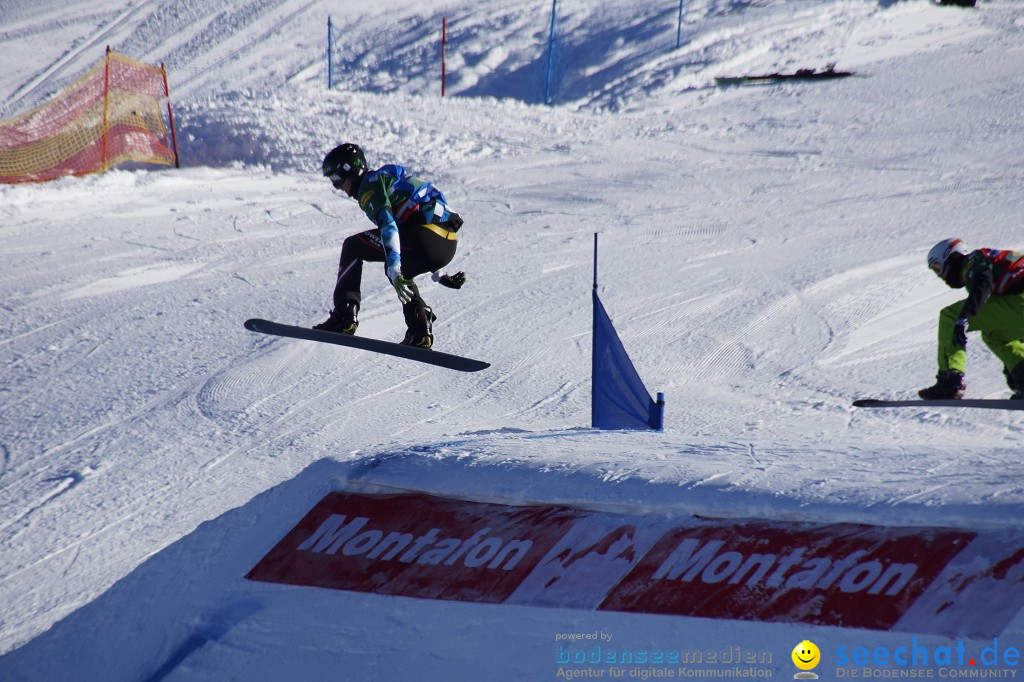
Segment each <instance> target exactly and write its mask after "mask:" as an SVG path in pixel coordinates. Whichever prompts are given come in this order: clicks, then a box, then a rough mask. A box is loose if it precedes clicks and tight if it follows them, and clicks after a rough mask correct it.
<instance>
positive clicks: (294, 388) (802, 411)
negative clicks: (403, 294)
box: [0, 0, 1024, 680]
mask: <svg viewBox="0 0 1024 682" xmlns="http://www.w3.org/2000/svg"><path fill="white" fill-rule="evenodd" d="M396 5H398V3H381V2H372V1H370V0H224V1H223V2H216V3H214V2H208V3H203V2H194V1H190V0H145V1H141V2H123V1H118V0H62V2H55V1H53V0H31V1H29V0H5V1H4V2H3V4H2V5H0V63H2V64H3V68H2V69H0V114H2V116H3V117H4V118H5V119H7V118H11V117H13V116H16V115H18V114H20V113H23V112H24V111H27V110H28V109H30V108H32V107H34V106H37V105H39V104H41V103H43V102H44V101H46V100H47V99H48V98H49V97H51V96H52V95H53V94H54V93H56V92H57V91H59V90H60V88H62V87H63V86H65V85H67V84H69V83H70V82H72V81H73V80H74V79H75V78H77V77H78V76H79V75H81V74H82V73H83V72H84V71H85V70H86V69H87V68H88V67H89V66H91V65H92V64H93V63H95V62H96V61H97V60H99V59H100V58H102V56H103V51H104V48H105V46H107V45H109V46H110V47H111V48H112V49H114V50H116V51H118V52H120V53H122V54H126V55H128V56H130V57H133V58H136V59H139V60H142V61H146V62H149V63H164V64H165V65H166V67H167V69H168V75H169V79H170V88H171V101H172V105H173V107H174V112H175V117H176V119H177V124H178V142H179V147H180V154H181V161H182V168H181V169H180V170H175V169H164V168H130V167H129V168H122V169H119V170H115V171H112V172H109V173H107V174H105V175H98V176H89V177H83V178H70V177H69V178H64V179H61V180H58V181H54V182H50V183H46V184H38V185H35V184H30V185H6V186H0V253H2V254H3V264H4V267H3V273H2V275H0V366H2V368H3V373H2V378H0V652H2V653H4V654H6V655H5V656H3V657H2V658H0V679H5V680H6V679H33V680H57V679H68V680H82V679H90V680H92V679H97V680H98V679H104V680H115V679H124V680H137V679H153V680H164V679H167V680H171V679H174V680H198V679H210V680H223V679H246V680H253V679H267V680H270V679H312V678H313V677H314V676H318V675H323V676H328V675H329V676H331V677H332V678H339V677H344V678H345V679H452V680H459V679H467V680H468V679H495V680H504V679H508V680H524V679H555V674H556V672H557V670H558V666H557V664H556V661H555V655H554V651H555V648H554V641H555V640H554V636H555V635H556V634H558V633H568V632H577V631H578V632H583V631H586V632H590V631H597V630H600V631H603V632H608V633H612V634H614V635H615V636H616V637H618V638H619V639H618V640H617V641H618V642H621V643H622V645H623V646H630V647H635V648H640V647H644V646H645V647H655V648H657V647H660V648H669V647H683V648H694V649H698V648H704V647H726V646H737V645H742V646H744V647H747V646H749V647H750V648H762V647H766V648H768V649H771V650H773V651H775V652H777V657H776V659H775V661H774V663H773V665H772V666H770V667H771V668H772V669H774V671H775V673H776V675H779V676H788V675H789V674H791V673H792V672H793V670H792V667H791V665H790V663H789V660H788V652H789V651H790V650H791V649H792V647H793V644H795V643H796V642H799V641H800V640H802V639H805V638H813V639H814V640H815V641H816V642H817V644H818V645H819V646H820V647H821V648H822V650H823V651H824V650H826V648H832V649H834V648H835V647H836V646H837V645H850V646H853V645H856V644H862V643H866V644H867V645H869V646H873V645H874V644H884V645H889V646H891V645H893V644H895V643H897V642H904V641H905V640H906V636H902V638H900V637H897V636H896V635H892V634H887V633H877V632H870V633H869V632H863V631H852V630H843V629H839V628H813V627H797V626H790V625H781V624H774V625H768V624H758V623H736V622H728V621H708V620H697V619H690V618H668V617H663V616H638V615H629V614H608V613H590V612H579V611H572V610H564V609H533V608H527V607H510V606H496V605H490V606H486V605H480V604H463V603H446V602H431V601H422V600H414V599H406V598H397V597H382V596H377V595H368V594H359V593H347V592H335V591H330V590H313V589H300V588H285V587H281V586H274V585H265V584H257V583H251V582H248V581H245V580H243V579H242V576H243V575H244V574H245V572H246V571H248V569H249V568H251V567H252V565H253V564H254V563H255V562H256V561H258V560H259V558H260V557H262V556H263V554H265V553H266V551H267V550H268V549H269V548H270V547H271V546H272V545H273V544H274V543H275V542H276V541H277V540H278V539H280V537H281V536H282V535H283V534H284V533H285V532H286V531H287V530H288V529H290V528H291V527H292V526H293V525H294V524H295V522H296V521H297V520H298V519H299V518H300V517H301V516H302V515H303V514H304V513H305V512H306V511H307V510H308V509H309V508H310V507H311V506H312V505H313V504H314V503H315V502H316V501H317V500H319V499H320V498H321V497H322V496H323V495H324V494H325V493H326V492H329V491H330V490H334V489H339V488H341V487H344V486H346V485H349V484H351V482H352V481H354V480H358V481H360V482H361V483H362V484H373V485H378V486H388V487H393V488H409V489H416V490H424V491H428V492H437V493H441V494H446V495H451V496H454V497H469V498H472V499H484V500H488V499H490V500H500V501H504V502H508V501H511V502H558V503H568V504H577V505H583V506H592V507H602V506H604V507H609V508H610V507H614V508H616V509H626V510H630V512H631V513H657V514H678V515H691V514H701V515H707V516H722V517H738V518H773V519H795V520H814V521H836V522H855V523H869V524H879V525H927V526H952V527H963V528H989V529H991V528H1009V527H1013V528H1020V527H1021V526H1022V525H1024V463H1022V459H1024V458H1022V452H1024V432H1022V427H1024V416H1022V414H1024V413H1021V412H1010V411H998V410H970V409H962V408H958V409H948V408H926V407H921V408H909V409H901V410H859V409H856V408H853V407H852V406H851V402H852V400H853V399H855V398H857V397H889V396H891V397H911V396H913V395H915V392H916V389H918V388H921V387H923V386H927V385H930V384H931V383H932V382H933V380H934V374H935V369H936V368H935V326H936V319H937V313H938V310H939V309H940V308H941V307H943V306H945V305H947V304H949V303H952V302H954V301H956V300H957V299H958V297H960V296H961V295H962V293H961V292H956V291H953V290H950V289H948V288H947V287H945V285H943V284H942V283H941V282H940V281H939V280H938V279H936V278H935V277H934V275H932V274H931V273H930V272H929V271H928V270H927V269H926V267H925V254H926V253H927V251H928V249H929V248H930V247H931V246H932V245H933V244H934V243H935V242H937V241H938V240H940V239H942V238H946V237H951V236H961V237H963V238H964V239H966V240H967V241H968V242H969V243H970V244H972V245H975V246H979V247H980V246H991V247H1002V248H1021V247H1024V236H1022V232H1021V229H1020V216H1021V215H1022V213H1024V194H1022V192H1021V187H1022V186H1024V161H1022V158H1021V150H1022V149H1024V68H1022V67H1024V15H1022V14H1021V8H1020V6H1019V5H1018V4H1017V3H1016V2H1014V1H1012V0H992V1H990V2H985V1H982V2H981V3H980V4H979V7H977V8H974V9H972V10H968V9H961V8H955V7H937V6H935V5H933V4H932V3H930V2H927V1H926V0H901V1H898V0H880V1H879V2H870V1H868V0H800V1H796V0H788V1H787V0H759V1H754V0H692V1H690V0H687V2H686V3H684V13H683V17H682V24H681V32H680V34H679V36H680V40H679V43H680V44H679V46H678V47H677V44H676V43H677V29H678V28H679V24H678V19H679V15H678V7H679V6H678V4H677V3H674V2H665V1H656V0H609V1H606V2H601V3H594V2H588V1H587V0H562V1H561V2H559V3H557V7H558V15H557V22H556V32H555V36H556V40H555V44H554V49H553V51H551V52H548V50H547V47H546V41H547V37H548V31H549V28H550V21H551V6H550V4H549V3H545V2H537V1H535V0H531V1H529V2H527V1H526V0H476V1H474V2H468V1H466V0H445V1H443V2H442V1H441V0H422V1H420V2H416V3H406V4H403V5H401V6H396ZM328 16H330V17H331V20H332V23H333V25H334V27H335V29H334V30H335V34H334V39H335V59H334V70H333V77H334V80H335V87H334V89H333V90H328V89H327V67H326V62H325V48H326V38H327V29H326V23H327V17H328ZM442 17H446V18H447V25H448V44H447V54H446V61H447V64H446V66H447V74H448V76H447V77H448V80H447V83H446V93H447V96H446V97H444V98H443V99H442V98H441V96H440V74H441V64H440V42H441V23H442ZM829 63H835V64H836V65H837V68H839V69H844V70H851V71H854V72H856V75H855V77H852V78H846V79H842V80H834V81H822V82H813V83H807V82H790V83H784V84H773V85H766V86H757V87H731V88H722V87H716V85H715V77H716V76H733V75H743V74H757V73H772V72H779V71H793V70H796V69H799V68H822V67H824V66H825V65H826V64H829ZM549 64H550V74H551V75H550V81H547V78H548V76H547V74H548V65H549ZM546 91H547V93H548V99H549V100H550V102H549V103H545V92H546ZM349 140H351V141H356V142H358V143H359V144H361V145H362V146H363V147H364V149H365V150H366V152H367V155H368V157H369V160H370V163H371V164H383V163H389V162H395V163H400V164H403V165H405V166H407V167H409V168H411V169H414V170H416V171H417V172H418V173H421V174H422V175H423V176H424V177H428V178H430V179H431V180H433V181H434V182H435V183H436V184H437V185H438V186H440V187H441V188H442V189H443V190H444V191H445V193H446V195H447V197H448V199H449V201H450V202H451V204H452V206H453V208H455V209H456V210H458V211H459V212H460V213H461V214H462V215H463V217H464V218H465V221H466V224H465V227H464V228H463V231H462V232H460V241H459V251H458V255H457V257H456V260H455V261H454V262H453V263H452V266H451V268H450V269H451V270H452V271H455V270H464V271H465V272H466V273H467V275H468V283H467V285H466V286H465V287H464V288H463V289H462V290H460V291H453V290H449V289H445V288H442V287H440V286H437V285H433V284H430V283H425V284H423V285H422V287H423V290H424V295H425V297H426V299H427V301H428V302H429V303H430V304H431V305H432V306H433V308H434V310H435V312H436V313H437V314H438V318H439V319H438V322H437V323H436V325H435V334H436V339H437V340H436V347H437V348H438V349H440V350H444V351H448V352H455V353H459V354H464V355H468V356H471V357H476V358H480V359H484V360H487V361H488V362H490V363H491V364H492V366H491V368H490V369H489V370H486V371H484V372H480V373H477V374H462V373H455V372H449V371H446V370H442V369H437V368H433V367H428V366H424V365H418V364H413V363H410V362H408V361H404V360H400V359H392V358H385V357H380V356H375V355H370V354H367V353H364V352H362V351H356V350H352V349H347V348H335V347H324V346H320V345H318V344H312V343H307V342H300V341H293V340H287V339H275V338H271V337H267V336H261V335H257V334H253V333H250V332H247V331H246V330H244V329H243V328H242V322H243V321H244V320H245V319H246V318H249V317H263V318H267V319H272V320H277V321H281V322H288V323H294V324H301V325H311V324H315V323H317V322H320V321H322V320H323V319H324V318H325V317H326V316H327V313H328V311H329V309H330V307H331V291H332V288H333V283H334V278H335V274H336V267H337V259H338V252H339V250H340V247H341V242H342V240H343V239H344V238H345V237H346V236H348V235H349V234H352V233H355V232H357V231H361V230H364V229H369V228H370V227H372V225H371V224H370V223H368V222H367V221H366V220H365V217H364V216H363V215H362V213H361V211H360V210H359V207H358V206H357V205H356V204H355V202H353V201H351V200H349V199H347V198H346V197H344V196H342V195H341V194H339V193H336V192H334V191H333V190H332V189H331V187H330V185H329V184H328V183H327V182H326V181H325V180H324V179H323V178H322V177H320V172H319V166H320V160H321V158H322V156H323V154H324V153H325V152H326V151H327V150H329V149H330V148H331V147H332V146H334V145H335V144H338V143H340V142H342V141H349ZM595 233H597V234H599V238H600V246H601V249H600V260H599V272H598V275H599V291H600V294H601V297H602V300H603V301H604V304H605V306H606V307H607V308H608V310H609V313H610V314H611V316H612V318H613V320H614V323H615V325H616V328H617V330H618V332H619V335H620V337H621V338H622V340H623V343H624V345H625V347H626V348H627V350H628V351H629V353H630V355H631V357H632V359H633V362H634V364H635V365H636V367H637V370H638V371H639V373H640V375H641V376H642V377H643V378H644V380H645V382H646V383H647V385H648V387H649V388H650V389H651V391H652V392H654V391H663V392H665V393H666V395H667V411H666V428H665V431H664V432H663V433H624V432H613V433H602V432H595V431H592V430H590V429H589V425H590V424H589V414H590V412H589V408H590V404H589V403H590V327H591V318H590V314H591V312H590V290H591V284H592V278H593V253H592V248H593V235H594V234H595ZM363 293H364V300H363V308H362V311H361V315H360V321H361V326H360V329H359V333H360V334H365V335H367V336H373V337H378V338H384V339H394V340H398V339H400V338H401V337H402V334H403V331H404V323H403V320H402V315H401V309H400V306H399V304H398V302H397V300H396V297H395V295H394V291H393V290H392V289H391V287H390V285H388V283H387V281H386V279H385V278H384V277H383V275H382V273H380V272H378V271H377V270H376V268H372V267H370V268H367V269H366V271H365V273H364V289H363ZM968 355H969V370H968V394H969V396H971V397H1005V396H1006V395H1007V394H1008V391H1007V387H1006V385H1005V382H1004V379H1003V376H1002V373H1001V371H1000V365H999V364H998V362H997V361H996V360H995V359H994V358H993V357H992V356H991V354H989V353H988V351H987V350H986V349H985V348H984V346H983V344H982V343H981V340H980V338H977V335H972V337H971V340H970V343H969V348H968ZM201 524H202V525H201ZM983 607H984V605H979V608H983ZM922 641H927V642H931V643H932V644H933V645H938V644H941V643H942V640H941V638H923V639H922ZM1000 641H1008V642H1010V643H1015V644H1016V646H1018V647H1021V646H1024V622H1022V618H1021V617H1018V618H1017V620H1016V621H1014V622H1012V623H1011V624H1010V625H1009V626H1008V627H1007V629H1006V630H1005V631H1004V633H1003V636H1002V638H1001V640H1000ZM945 643H946V644H947V645H948V644H949V642H948V640H947V641H946V642H945ZM684 644H685V646H684Z"/></svg>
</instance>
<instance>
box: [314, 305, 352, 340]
mask: <svg viewBox="0 0 1024 682" xmlns="http://www.w3.org/2000/svg"><path fill="white" fill-rule="evenodd" d="M358 316H359V304H358V303H356V302H355V301H346V302H345V305H344V306H342V307H341V310H338V309H334V310H332V311H331V316H330V317H328V318H327V320H326V321H324V322H321V323H320V324H315V325H313V329H317V330H319V331H322V332H334V333H336V334H350V335H351V334H355V333H356V329H357V328H358V327H359V319H358Z"/></svg>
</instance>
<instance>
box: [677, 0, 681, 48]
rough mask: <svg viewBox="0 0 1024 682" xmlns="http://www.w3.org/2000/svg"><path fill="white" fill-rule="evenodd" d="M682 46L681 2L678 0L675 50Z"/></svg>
mask: <svg viewBox="0 0 1024 682" xmlns="http://www.w3.org/2000/svg"><path fill="white" fill-rule="evenodd" d="M682 44H683V0H679V27H678V28H677V29H676V49H677V50H678V49H679V47H680V46H681V45H682Z"/></svg>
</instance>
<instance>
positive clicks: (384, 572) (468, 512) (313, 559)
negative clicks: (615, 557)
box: [247, 493, 584, 602]
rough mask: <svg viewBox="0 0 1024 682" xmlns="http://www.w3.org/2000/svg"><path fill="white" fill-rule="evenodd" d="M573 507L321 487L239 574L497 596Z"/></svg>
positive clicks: (571, 517) (554, 537) (432, 594)
mask: <svg viewBox="0 0 1024 682" xmlns="http://www.w3.org/2000/svg"><path fill="white" fill-rule="evenodd" d="M583 513H584V512H580V511H576V510H573V509H569V508H566V507H555V506H540V507H517V506H506V505H497V504H483V503H479V502H466V501H461V500H450V499H444V498H439V497H432V496H429V495H419V494H406V495H359V494H346V493H331V494H330V495H328V496H327V497H325V498H324V499H323V500H322V501H321V502H320V503H319V504H317V506H316V507H314V508H313V510H312V511H311V512H310V513H309V514H307V515H306V517H305V518H304V519H302V521H301V522H299V524H298V525H297V526H296V527H295V528H294V529H293V530H292V531H291V532H290V533H288V535H287V536H285V538H284V539H283V540H282V541H281V542H279V543H278V544H277V546H276V547H274V549H272V550H271V551H270V553H269V554H267V556H266V557H264V558H263V560H262V561H260V562H259V563H258V564H257V565H256V566H255V567H254V568H253V569H252V570H251V571H250V572H249V575H248V576H247V577H248V578H250V579H254V580H265V581H270V582H279V583H290V584H298V585H312V586H316V587H329V588H335V589H343V590H356V591H360V592H377V593H380V594H394V595H403V596H407V597H424V598H431V599H452V600H457V601H479V602H501V601H504V600H505V599H506V598H507V597H508V596H509V595H510V594H511V593H512V592H513V591H514V590H515V589H516V587H517V586H518V585H519V583H521V582H522V581H523V579H524V578H525V577H526V575H528V574H529V573H530V571H532V570H533V568H534V567H535V566H536V565H537V562H539V561H540V559H541V558H542V557H543V556H544V555H545V554H547V552H548V551H549V550H550V549H551V547H552V546H553V545H554V544H555V543H556V542H558V540H559V539H560V538H561V537H562V536H563V535H564V534H565V533H566V531H567V530H568V529H569V528H570V527H571V525H572V523H573V522H574V521H575V520H576V519H577V518H579V517H580V516H581V515H582V514H583Z"/></svg>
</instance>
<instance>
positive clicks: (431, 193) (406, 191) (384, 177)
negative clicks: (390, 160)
mask: <svg viewBox="0 0 1024 682" xmlns="http://www.w3.org/2000/svg"><path fill="white" fill-rule="evenodd" d="M356 199H357V200H358V201H359V207H360V208H361V209H363V212H364V213H365V214H366V216H367V217H368V218H369V219H370V220H372V221H373V223H374V224H375V225H376V226H377V227H378V228H380V236H381V243H382V244H383V245H384V260H385V267H386V269H387V273H388V278H389V279H391V281H392V282H394V280H395V277H397V276H398V275H399V274H401V271H402V248H401V242H400V240H399V237H398V228H399V226H403V227H404V226H405V225H435V226H439V227H441V228H443V229H444V230H445V231H447V232H450V233H451V237H450V238H452V239H454V236H455V235H454V233H455V232H456V231H457V230H458V228H459V225H461V224H462V221H461V219H459V218H458V216H457V215H456V214H455V213H453V212H452V211H451V210H450V209H449V208H448V200H447V199H445V196H444V193H443V192H442V191H441V190H439V189H437V188H436V187H434V186H433V185H432V184H431V183H429V182H427V181H426V180H423V179H422V178H418V177H416V176H414V175H411V174H409V172H408V171H407V170H406V169H405V168H404V167H403V166H398V165H395V164H388V165H386V166H382V167H380V168H378V169H377V170H375V171H370V172H368V173H366V174H365V175H364V176H363V179H362V181H361V182H360V184H359V190H358V191H357V192H356Z"/></svg>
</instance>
